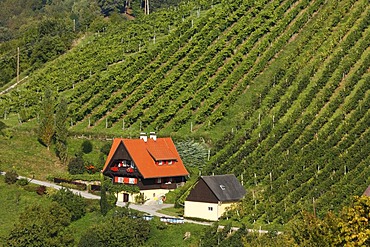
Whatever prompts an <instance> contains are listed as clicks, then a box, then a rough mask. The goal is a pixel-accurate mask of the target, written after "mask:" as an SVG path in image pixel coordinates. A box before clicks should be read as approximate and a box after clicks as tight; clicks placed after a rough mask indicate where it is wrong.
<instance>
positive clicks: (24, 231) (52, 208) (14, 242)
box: [6, 202, 74, 247]
mask: <svg viewBox="0 0 370 247" xmlns="http://www.w3.org/2000/svg"><path fill="white" fill-rule="evenodd" d="M70 222H71V215H70V213H69V212H68V210H67V209H66V208H64V207H62V206H60V205H59V204H57V203H55V202H54V203H51V204H50V205H42V206H41V205H31V206H29V207H27V208H26V209H25V211H24V212H23V213H22V214H21V215H20V217H19V221H18V222H17V223H16V224H15V225H14V228H13V229H12V231H11V232H10V234H9V235H8V236H7V237H6V246H17V247H23V246H24V247H28V246H40V247H41V246H73V245H74V239H73V237H72V235H71V234H70V233H69V232H68V231H66V230H65V227H67V226H68V225H69V224H70Z"/></svg>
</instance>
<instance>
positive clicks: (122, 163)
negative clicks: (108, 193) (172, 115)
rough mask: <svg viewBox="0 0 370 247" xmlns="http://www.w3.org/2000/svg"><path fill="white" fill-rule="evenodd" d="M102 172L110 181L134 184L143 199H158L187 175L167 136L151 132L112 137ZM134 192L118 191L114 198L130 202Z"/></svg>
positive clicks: (179, 183) (182, 181) (178, 185)
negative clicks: (126, 137)
mask: <svg viewBox="0 0 370 247" xmlns="http://www.w3.org/2000/svg"><path fill="white" fill-rule="evenodd" d="M103 174H104V175H106V176H108V177H110V178H112V180H113V183H121V184H126V185H135V186H138V187H139V189H140V193H143V194H144V198H145V199H147V200H150V199H160V198H163V196H164V195H165V194H166V193H167V192H168V191H170V190H172V189H175V188H177V187H180V186H182V185H183V184H184V183H185V178H186V176H188V175H189V173H188V171H187V170H186V168H185V166H184V164H183V162H182V160H181V158H180V155H179V154H178V152H177V150H176V147H175V144H174V143H173V141H172V139H171V138H170V137H167V138H158V137H157V136H156V135H155V133H154V132H151V133H150V135H149V138H148V136H147V135H146V134H145V133H141V134H140V138H139V139H123V138H115V139H113V144H112V147H111V149H110V152H109V154H108V157H107V160H106V162H105V164H104V168H103ZM135 196H136V195H134V194H129V193H126V192H122V193H120V194H119V195H118V201H124V202H134V201H135Z"/></svg>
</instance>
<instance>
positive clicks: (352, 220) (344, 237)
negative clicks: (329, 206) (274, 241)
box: [287, 196, 370, 246]
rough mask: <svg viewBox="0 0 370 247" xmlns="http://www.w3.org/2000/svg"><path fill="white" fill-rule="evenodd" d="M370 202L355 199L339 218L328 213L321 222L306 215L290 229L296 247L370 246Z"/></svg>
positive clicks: (359, 198) (305, 213) (364, 198)
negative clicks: (369, 222) (369, 221)
mask: <svg viewBox="0 0 370 247" xmlns="http://www.w3.org/2000/svg"><path fill="white" fill-rule="evenodd" d="M369 212H370V198H369V197H367V196H363V197H355V198H354V201H353V202H352V205H350V206H347V207H345V208H343V210H342V211H341V212H340V214H339V215H338V216H336V215H334V214H332V213H328V214H327V215H326V216H325V218H323V219H319V218H317V217H316V216H315V215H312V214H310V213H307V212H303V213H302V214H301V215H299V217H297V219H295V220H294V221H292V222H291V224H290V226H289V228H288V229H287V230H288V231H287V237H288V239H287V240H288V241H291V243H294V244H295V246H369V244H370V235H369V232H370V227H369V224H368V220H369V217H370V214H369Z"/></svg>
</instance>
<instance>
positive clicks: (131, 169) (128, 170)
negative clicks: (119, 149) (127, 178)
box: [126, 167, 134, 173]
mask: <svg viewBox="0 0 370 247" xmlns="http://www.w3.org/2000/svg"><path fill="white" fill-rule="evenodd" d="M126 172H128V173H133V172H134V169H133V168H132V167H129V168H127V169H126Z"/></svg>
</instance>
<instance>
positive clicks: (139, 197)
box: [135, 193, 145, 204]
mask: <svg viewBox="0 0 370 247" xmlns="http://www.w3.org/2000/svg"><path fill="white" fill-rule="evenodd" d="M135 202H136V203H140V204H143V203H144V202H145V198H144V193H140V194H138V195H136V196H135Z"/></svg>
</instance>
